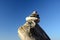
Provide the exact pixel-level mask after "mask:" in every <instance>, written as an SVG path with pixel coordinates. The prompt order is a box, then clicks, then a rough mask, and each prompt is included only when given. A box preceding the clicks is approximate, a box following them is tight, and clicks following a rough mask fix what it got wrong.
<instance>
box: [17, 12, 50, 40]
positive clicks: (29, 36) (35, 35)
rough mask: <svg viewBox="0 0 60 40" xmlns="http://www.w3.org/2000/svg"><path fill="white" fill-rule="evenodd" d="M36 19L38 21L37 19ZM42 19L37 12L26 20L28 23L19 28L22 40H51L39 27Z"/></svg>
mask: <svg viewBox="0 0 60 40" xmlns="http://www.w3.org/2000/svg"><path fill="white" fill-rule="evenodd" d="M35 18H36V19H35ZM39 21H40V18H39V16H38V14H37V12H35V11H34V12H33V13H32V16H31V15H30V16H29V17H28V18H27V19H26V23H25V24H24V25H22V26H21V27H19V28H18V35H19V37H20V39H21V40H50V38H49V37H48V35H47V34H46V33H45V31H44V30H43V29H42V28H41V27H40V26H39V25H38V22H39Z"/></svg>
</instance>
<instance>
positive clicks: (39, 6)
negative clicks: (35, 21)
mask: <svg viewBox="0 0 60 40" xmlns="http://www.w3.org/2000/svg"><path fill="white" fill-rule="evenodd" d="M33 10H37V11H38V14H39V15H40V20H41V21H40V23H39V25H41V27H42V28H43V29H44V30H45V32H46V33H47V34H48V35H49V37H50V38H51V40H60V1H58V0H54V1H53V0H50V1H49V0H0V40H19V37H18V34H17V30H18V27H19V26H21V25H23V24H24V23H25V17H27V16H29V15H30V14H31V13H32V11H33Z"/></svg>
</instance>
